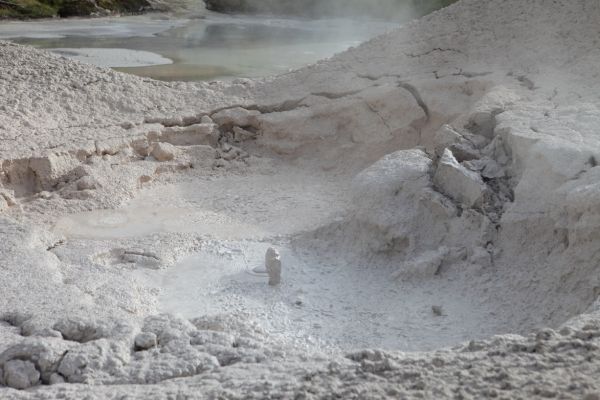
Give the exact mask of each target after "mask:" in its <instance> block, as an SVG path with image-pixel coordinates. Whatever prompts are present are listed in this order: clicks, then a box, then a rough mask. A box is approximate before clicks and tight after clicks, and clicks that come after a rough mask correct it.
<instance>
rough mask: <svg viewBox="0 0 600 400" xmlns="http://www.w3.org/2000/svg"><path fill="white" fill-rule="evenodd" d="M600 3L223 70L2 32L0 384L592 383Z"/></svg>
mask: <svg viewBox="0 0 600 400" xmlns="http://www.w3.org/2000/svg"><path fill="white" fill-rule="evenodd" d="M599 26H600V3H598V1H596V0H577V1H567V0H557V1H552V2H549V1H546V0H533V1H521V0H505V1H484V0H462V1H460V2H458V3H457V4H455V5H453V6H451V7H449V8H447V9H444V10H442V11H439V12H437V13H434V14H432V15H430V16H428V17H426V18H424V19H421V20H419V21H415V22H413V23H410V24H408V25H406V26H404V27H402V28H400V29H398V30H396V31H394V32H391V33H389V34H386V35H384V36H380V37H378V38H375V39H373V40H371V41H369V42H367V43H365V44H363V45H361V46H359V47H357V48H353V49H350V50H349V51H347V52H344V53H342V54H339V55H337V56H335V57H333V58H331V59H329V60H325V61H322V62H320V63H318V64H316V65H312V66H309V67H306V68H304V69H301V70H299V71H296V72H292V73H289V74H286V75H283V76H280V77H276V78H272V79H266V80H260V81H250V80H237V81H233V82H229V83H164V82H157V81H153V80H149V79H142V78H137V77H133V76H129V75H124V74H120V73H117V72H114V71H111V70H108V69H102V68H96V67H92V66H89V65H86V64H82V63H78V62H76V61H69V60H66V59H64V58H60V57H58V56H56V55H52V54H49V53H45V52H42V51H38V50H34V49H32V48H28V47H22V46H17V45H13V44H10V43H7V42H0V135H1V136H0V166H1V169H0V180H1V185H2V186H1V190H0V212H1V214H2V215H1V216H0V230H1V232H2V240H1V241H0V252H1V254H2V257H1V261H0V293H1V297H2V300H1V301H0V317H1V318H0V397H1V398H3V399H54V398H62V399H81V398H89V399H123V398H139V399H154V398H156V399H165V398H168V399H186V398H190V399H191V398H208V399H213V398H214V399H266V398H269V399H288V398H294V399H317V398H327V399H333V398H342V399H380V398H455V399H461V398H465V399H469V398H473V399H475V398H477V399H479V398H506V399H509V398H510V399H517V398H521V399H531V398H560V399H586V400H593V399H599V398H600V384H599V383H598V379H597V378H598V377H599V376H600V347H599V346H600V314H598V302H597V298H598V295H599V294H600V275H599V271H598V268H599V265H600V183H599V182H600V166H598V161H599V160H600V130H599V129H600V108H599V107H600V94H599V93H600V92H599V82H600V76H599V74H600V73H599V70H598V68H597V66H598V65H600V45H599V43H600V29H599V28H598V27H599ZM269 247H273V248H275V249H277V250H278V251H279V253H280V255H281V262H282V265H283V272H282V283H281V285H279V286H276V287H270V286H269V285H268V284H267V278H266V275H265V274H264V273H263V271H261V269H262V268H263V266H264V260H265V259H264V257H265V252H266V250H267V249H268V248H269Z"/></svg>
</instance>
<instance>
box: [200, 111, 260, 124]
mask: <svg viewBox="0 0 600 400" xmlns="http://www.w3.org/2000/svg"><path fill="white" fill-rule="evenodd" d="M259 115H260V112H259V111H255V110H246V109H245V108H242V107H235V108H229V109H227V110H223V111H219V112H218V113H215V114H213V115H211V118H212V119H213V121H215V123H216V124H217V125H219V126H221V127H229V128H232V127H234V126H239V127H247V126H253V127H257V126H258V120H257V117H258V116H259Z"/></svg>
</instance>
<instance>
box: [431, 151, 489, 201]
mask: <svg viewBox="0 0 600 400" xmlns="http://www.w3.org/2000/svg"><path fill="white" fill-rule="evenodd" d="M433 182H434V184H435V185H436V186H437V188H438V189H439V190H440V191H441V192H442V193H444V194H445V195H446V196H448V197H450V198H452V199H453V200H455V201H457V202H459V203H461V204H462V205H463V206H465V207H468V208H471V207H481V206H482V204H483V198H484V195H485V192H486V190H487V186H486V185H485V183H484V182H483V180H482V179H481V177H480V176H479V175H478V174H477V173H475V172H473V171H470V170H468V169H467V168H465V167H463V166H462V165H460V164H459V163H458V161H456V158H454V155H453V154H452V152H451V151H450V150H448V149H446V150H445V151H444V154H443V155H442V158H441V159H440V161H439V164H438V167H437V170H436V172H435V175H434V177H433Z"/></svg>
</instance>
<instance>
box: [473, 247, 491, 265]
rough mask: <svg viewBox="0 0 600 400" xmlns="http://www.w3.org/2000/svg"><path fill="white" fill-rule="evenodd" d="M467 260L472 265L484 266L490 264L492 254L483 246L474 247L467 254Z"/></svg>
mask: <svg viewBox="0 0 600 400" xmlns="http://www.w3.org/2000/svg"><path fill="white" fill-rule="evenodd" d="M469 261H470V262H471V263H472V264H474V265H479V266H481V267H484V268H489V267H491V266H492V256H491V254H490V253H489V252H488V251H487V250H486V249H484V248H483V247H475V248H474V249H472V250H471V254H470V255H469Z"/></svg>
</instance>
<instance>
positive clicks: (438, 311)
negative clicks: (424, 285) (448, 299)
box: [431, 306, 444, 317]
mask: <svg viewBox="0 0 600 400" xmlns="http://www.w3.org/2000/svg"><path fill="white" fill-rule="evenodd" d="M431 311H432V312H433V315H435V316H436V317H441V316H442V315H444V310H443V309H442V306H431Z"/></svg>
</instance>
